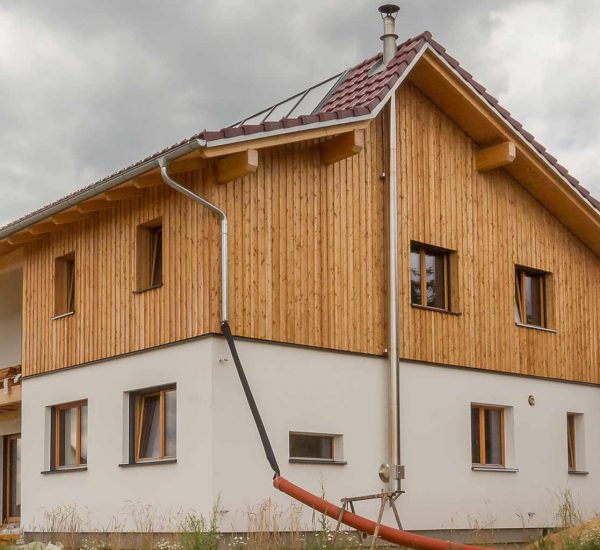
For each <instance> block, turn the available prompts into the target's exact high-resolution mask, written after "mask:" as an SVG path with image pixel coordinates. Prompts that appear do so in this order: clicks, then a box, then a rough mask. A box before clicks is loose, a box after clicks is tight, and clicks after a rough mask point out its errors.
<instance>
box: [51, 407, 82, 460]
mask: <svg viewBox="0 0 600 550" xmlns="http://www.w3.org/2000/svg"><path fill="white" fill-rule="evenodd" d="M87 412H88V407H87V401H78V402H77V403H68V404H66V405H57V406H56V407H54V408H53V414H52V428H53V432H54V438H53V445H54V447H53V452H52V459H51V463H52V469H53V470H55V469H61V468H76V467H78V466H85V465H86V464H87V420H88V418H87V417H88V415H87Z"/></svg>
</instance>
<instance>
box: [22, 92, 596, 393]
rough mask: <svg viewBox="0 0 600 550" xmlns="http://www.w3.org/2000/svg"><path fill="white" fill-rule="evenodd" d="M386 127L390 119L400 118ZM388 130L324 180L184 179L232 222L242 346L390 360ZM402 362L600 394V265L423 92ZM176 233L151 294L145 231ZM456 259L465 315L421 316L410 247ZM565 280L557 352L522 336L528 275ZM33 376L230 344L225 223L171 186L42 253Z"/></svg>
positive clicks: (302, 167)
mask: <svg viewBox="0 0 600 550" xmlns="http://www.w3.org/2000/svg"><path fill="white" fill-rule="evenodd" d="M385 114H386V111H384V115H385ZM384 128H385V125H384V124H383V118H382V117H381V116H380V117H379V118H378V119H376V120H375V121H374V122H373V123H372V124H371V126H370V127H369V128H368V129H367V131H366V135H365V149H364V150H363V152H361V153H360V154H358V155H356V156H354V157H351V158H349V159H346V160H344V161H341V162H339V163H335V164H333V165H329V166H324V165H322V164H321V162H320V159H319V152H318V142H316V141H314V142H313V141H311V142H303V143H296V144H290V145H284V146H279V147H275V148H271V149H267V150H261V152H260V165H259V169H258V171H257V172H256V173H255V174H251V175H249V176H247V177H245V178H243V179H242V180H238V181H235V182H230V183H228V184H226V185H220V184H217V183H215V178H214V168H213V167H210V166H209V167H208V168H207V169H206V170H203V171H202V172H191V173H187V174H183V175H179V176H178V179H179V180H180V181H181V182H182V183H183V184H184V185H186V186H189V187H190V188H191V189H193V190H195V191H197V192H198V193H200V194H201V195H203V196H205V197H207V198H208V199H209V200H211V201H213V202H214V203H216V204H217V205H219V206H221V207H223V208H224V210H225V211H226V212H227V213H228V216H229V219H230V240H231V242H230V263H229V266H230V281H229V289H230V298H231V301H230V319H231V325H232V329H233V332H234V333H235V334H237V335H240V336H248V337H253V338H260V339H266V340H274V341H279V342H289V343H297V344H304V345H310V346H319V347H324V348H332V349H342V350H348V351H354V352H364V353H370V354H380V355H381V354H383V353H384V350H385V348H386V347H387V344H386V338H387V337H386V324H387V323H386V316H387V307H386V273H387V269H386V238H385V231H386V215H385V208H386V197H385V195H386V192H385V189H386V185H385V182H384V181H382V180H381V178H380V176H381V174H382V172H383V171H384V164H385V163H384V156H385V155H384V150H385V146H386V142H387V137H386V135H385V130H384ZM398 128H399V136H398V174H399V207H400V216H399V223H398V232H399V243H400V257H399V276H400V324H399V331H400V341H401V356H402V357H403V358H406V359H414V360H421V361H428V362H433V363H441V364H449V365H457V366H464V367H476V368H482V369H491V370H498V371H505V372H513V373H520V374H531V375H537V376H546V377H553V378H559V379H570V380H579V381H585V382H592V383H597V384H600V315H599V314H598V311H600V283H599V281H600V259H599V258H598V257H597V256H595V255H594V254H593V253H592V252H591V251H590V250H589V249H588V248H586V247H585V246H584V245H583V244H582V243H581V242H580V241H579V240H578V239H577V238H575V237H574V236H573V235H572V234H571V233H570V232H569V231H568V230H566V229H565V227H564V226H562V225H561V224H560V222H558V220H557V219H556V218H554V217H553V216H552V215H550V214H549V213H548V212H547V211H546V210H545V209H544V208H543V207H542V206H541V205H540V204H539V203H538V202H536V201H535V200H534V199H533V198H532V196H531V195H529V194H528V193H527V192H526V191H525V190H524V188H523V187H522V186H520V185H519V184H518V183H517V182H515V181H514V180H513V179H512V178H511V177H510V176H509V175H508V174H507V173H506V172H504V171H503V170H501V169H498V170H494V171H490V172H487V173H482V174H480V173H478V172H477V171H476V170H475V158H474V157H475V153H476V152H477V147H476V146H475V145H474V144H473V142H471V140H470V139H469V138H468V137H467V136H466V135H465V134H464V133H463V132H462V131H461V130H460V129H459V128H458V127H457V126H456V125H454V123H452V122H451V121H450V120H449V119H448V118H447V117H446V116H445V115H444V114H443V113H442V112H441V111H440V110H439V109H437V108H436V107H435V106H434V105H433V104H432V103H431V102H429V101H428V100H427V99H426V98H425V97H424V96H423V95H422V94H421V93H420V92H418V91H417V90H416V88H414V87H412V86H411V85H410V84H408V83H406V84H404V85H403V87H402V88H401V90H400V92H399V94H398ZM158 216H162V217H163V224H164V225H163V226H164V257H165V271H164V286H163V287H162V288H160V289H156V290H153V291H150V292H147V293H144V294H137V295H136V294H133V293H132V291H133V289H134V288H135V234H136V227H137V225H139V224H141V223H144V222H146V221H149V220H151V219H153V218H156V217H158ZM411 240H417V241H421V242H425V243H430V244H433V245H438V246H442V247H445V248H449V249H452V250H456V251H457V255H458V288H457V289H453V290H454V292H456V291H458V294H459V297H460V308H459V309H460V315H450V314H444V313H438V312H432V311H423V310H419V309H415V308H413V307H411V306H410V295H409V292H410V284H409V267H408V262H409V247H410V241H411ZM71 251H75V253H76V262H77V297H76V306H77V311H76V313H75V315H74V316H72V317H67V318H64V319H60V320H55V321H51V320H50V318H51V315H52V289H53V265H54V258H55V257H58V256H61V255H64V254H66V253H68V252H71ZM515 263H519V264H524V265H527V266H531V267H536V268H540V269H544V270H547V271H549V272H551V273H552V274H553V275H552V277H553V285H554V288H555V298H554V300H553V307H554V309H555V326H554V328H556V329H557V331H558V332H557V333H556V334H552V333H545V332H540V331H536V330H532V329H527V328H521V327H517V326H515V322H514V321H515V319H514V316H515V314H514V280H513V277H514V265H515ZM24 293H25V308H24V309H25V311H24V325H25V335H24V350H23V369H24V372H25V374H26V375H31V374H35V373H41V372H47V371H51V370H54V369H60V368H63V367H67V366H71V365H77V364H81V363H86V362H89V361H93V360H96V359H100V358H105V357H111V356H116V355H119V354H123V353H127V352H131V351H135V350H140V349H144V348H148V347H153V346H157V345H160V344H165V343H169V342H174V341H178V340H182V339H186V338H190V337H194V336H198V335H201V334H205V333H208V332H213V333H217V332H219V315H220V311H219V307H220V296H219V293H220V284H219V224H218V220H217V218H216V217H215V216H214V215H213V214H211V213H210V212H209V211H207V210H206V209H203V208H201V207H199V206H198V205H196V204H195V203H193V202H191V201H190V200H188V199H186V198H185V197H183V196H181V195H179V194H177V193H176V192H174V191H172V190H170V189H168V188H166V187H164V186H161V187H157V188H150V189H147V190H146V191H145V193H144V195H143V196H142V197H139V198H133V199H130V200H127V201H123V202H120V203H118V204H117V206H116V208H115V209H114V210H104V211H101V212H99V213H97V214H95V215H94V217H92V218H91V219H90V220H86V221H83V222H79V223H77V224H74V225H72V226H69V228H68V230H67V231H65V232H64V233H55V234H52V235H50V236H49V237H47V238H46V239H44V240H42V241H39V242H36V243H32V244H31V245H29V247H28V251H27V254H26V261H25V268H24Z"/></svg>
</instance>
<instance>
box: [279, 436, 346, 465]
mask: <svg viewBox="0 0 600 550" xmlns="http://www.w3.org/2000/svg"><path fill="white" fill-rule="evenodd" d="M293 436H302V437H313V438H327V439H330V440H331V458H320V457H307V456H292V453H291V452H290V456H289V458H290V460H317V461H321V462H336V444H335V440H336V438H337V437H338V436H336V435H332V434H320V433H308V432H289V440H291V438H292V437H293ZM288 445H289V447H291V441H289V442H288Z"/></svg>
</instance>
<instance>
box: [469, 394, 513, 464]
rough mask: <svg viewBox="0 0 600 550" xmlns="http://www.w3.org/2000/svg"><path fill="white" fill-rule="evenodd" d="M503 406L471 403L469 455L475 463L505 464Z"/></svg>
mask: <svg viewBox="0 0 600 550" xmlns="http://www.w3.org/2000/svg"><path fill="white" fill-rule="evenodd" d="M504 437H505V436H504V408H503V407H490V406H484V405H471V457H472V462H473V464H475V465H481V466H505V439H504Z"/></svg>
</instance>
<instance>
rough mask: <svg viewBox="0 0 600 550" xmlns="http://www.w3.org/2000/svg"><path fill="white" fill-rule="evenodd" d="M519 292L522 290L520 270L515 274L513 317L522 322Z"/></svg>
mask: <svg viewBox="0 0 600 550" xmlns="http://www.w3.org/2000/svg"><path fill="white" fill-rule="evenodd" d="M521 292H523V289H522V288H521V272H520V271H517V272H516V274H515V319H516V320H517V323H523V319H522V318H521V304H522V303H523V302H522V298H521V296H522V294H521Z"/></svg>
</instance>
